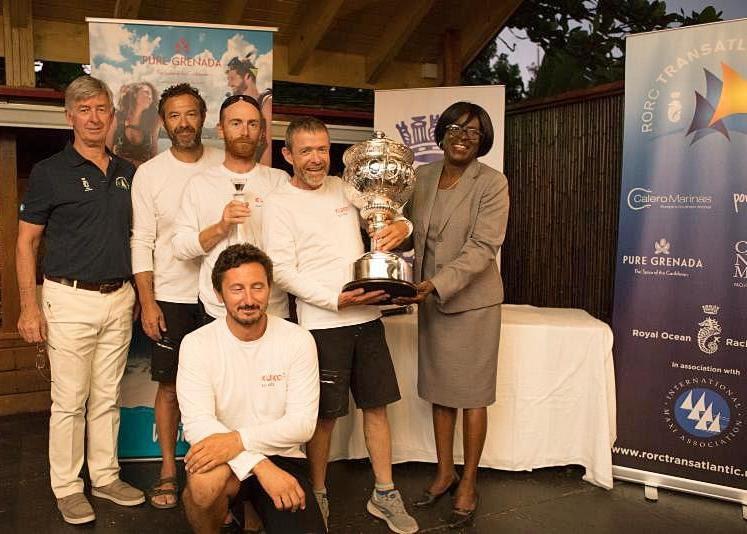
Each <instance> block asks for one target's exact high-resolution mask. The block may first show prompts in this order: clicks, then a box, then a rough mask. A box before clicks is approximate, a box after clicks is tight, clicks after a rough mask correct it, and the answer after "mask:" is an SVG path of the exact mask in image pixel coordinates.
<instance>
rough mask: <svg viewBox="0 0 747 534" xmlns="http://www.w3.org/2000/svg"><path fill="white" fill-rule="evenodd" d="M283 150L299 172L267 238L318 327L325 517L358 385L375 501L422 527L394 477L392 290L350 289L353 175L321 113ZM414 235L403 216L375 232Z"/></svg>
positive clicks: (315, 473)
mask: <svg viewBox="0 0 747 534" xmlns="http://www.w3.org/2000/svg"><path fill="white" fill-rule="evenodd" d="M285 145H286V146H285V148H283V156H284V157H285V159H286V160H287V161H288V163H290V164H291V165H292V166H293V178H291V181H290V183H289V184H286V185H284V186H283V187H281V188H278V190H277V191H276V192H275V194H274V195H273V196H272V197H271V198H270V200H269V201H268V202H267V206H266V208H265V210H266V211H265V215H266V217H265V226H264V241H265V243H266V244H267V253H268V254H269V255H270V257H271V258H272V260H273V262H274V265H275V277H276V280H277V284H278V285H279V286H281V288H282V289H284V290H285V291H287V292H288V293H291V294H293V295H295V296H296V299H297V300H296V305H297V309H298V320H299V324H300V325H301V326H303V327H304V328H307V329H309V331H310V332H311V334H312V335H313V336H314V340H315V341H316V345H317V350H318V353H319V374H320V379H321V397H320V402H319V419H318V421H317V427H316V431H315V432H314V437H313V438H312V439H311V441H310V442H309V443H308V445H307V449H306V452H307V454H308V456H309V462H310V464H311V480H312V483H313V486H314V496H315V497H316V499H317V501H318V502H319V506H320V508H321V510H322V514H323V515H324V516H325V520H326V518H327V517H328V515H329V504H328V500H327V490H326V485H325V479H326V472H327V461H328V459H329V448H330V441H331V437H332V430H333V429H334V426H335V421H336V419H337V418H338V417H342V416H344V415H345V414H347V412H348V390H350V391H352V393H353V398H354V399H355V402H356V404H357V406H358V407H359V408H361V409H362V410H363V432H364V434H365V438H366V446H367V447H368V453H369V456H370V458H371V465H372V468H373V472H374V478H375V488H374V491H373V493H372V495H371V498H370V499H369V501H368V503H367V505H366V509H367V510H368V511H369V513H371V514H372V515H374V516H376V517H378V518H380V519H384V520H385V521H386V522H387V525H388V526H389V528H390V530H392V531H394V532H398V533H400V534H405V533H410V532H416V531H417V530H418V525H417V522H416V521H415V519H413V518H412V517H411V516H410V515H409V514H408V513H407V511H406V510H405V507H404V504H403V502H402V498H401V496H400V494H399V492H398V491H397V490H396V489H395V487H394V482H393V481H392V445H391V437H390V430H389V420H388V418H387V413H386V407H387V405H388V404H390V403H392V402H396V401H398V400H399V399H400V394H399V386H398V384H397V377H396V376H395V373H394V365H393V364H392V358H391V355H390V353H389V348H388V346H387V343H386V338H385V337H384V326H383V324H382V323H381V320H380V317H381V313H380V312H379V310H378V308H376V307H375V306H367V305H368V304H376V303H378V302H381V301H383V300H384V299H386V298H387V295H385V294H384V292H383V291H373V292H368V293H364V290H363V289H357V290H354V291H342V287H343V286H344V285H345V283H346V282H349V281H350V280H351V279H352V264H353V262H354V261H355V260H356V259H357V258H358V257H359V256H360V255H361V254H363V252H364V249H363V240H362V239H361V234H360V222H361V221H360V216H359V213H358V210H357V209H356V208H355V207H354V206H353V205H352V204H351V202H350V200H349V199H348V197H347V194H346V188H345V185H344V184H343V182H342V181H341V180H340V179H339V178H337V177H335V176H328V173H329V164H330V161H329V149H330V141H329V134H328V132H327V128H326V126H325V125H324V123H322V122H321V121H319V120H318V119H314V118H312V117H303V118H300V119H296V120H294V121H292V122H291V123H290V124H289V125H288V129H287V131H286V137H285ZM408 234H409V225H408V224H407V223H406V222H405V221H394V222H392V223H391V224H389V225H388V226H387V227H385V228H384V229H382V230H380V231H379V233H377V234H376V235H375V236H374V237H375V238H376V240H377V243H378V245H379V247H380V248H381V249H383V250H390V249H392V248H394V247H396V246H398V245H399V244H400V243H401V242H402V241H403V240H404V239H405V238H406V237H407V235H408Z"/></svg>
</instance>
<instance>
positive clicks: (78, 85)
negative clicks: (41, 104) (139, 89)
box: [65, 76, 155, 111]
mask: <svg viewBox="0 0 747 534" xmlns="http://www.w3.org/2000/svg"><path fill="white" fill-rule="evenodd" d="M100 94H105V95H106V97H107V98H108V99H109V104H110V105H111V106H112V108H113V107H114V98H113V97H112V91H111V89H109V86H108V85H106V84H105V83H104V82H103V81H101V80H99V79H98V78H94V77H93V76H79V77H78V78H75V79H74V80H73V81H72V82H70V85H68V86H67V89H65V109H66V110H67V111H72V109H73V106H74V105H75V103H76V102H80V101H81V100H88V99H89V98H94V97H96V96H99V95H100ZM154 96H155V95H154Z"/></svg>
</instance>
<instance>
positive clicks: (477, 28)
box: [461, 0, 523, 67]
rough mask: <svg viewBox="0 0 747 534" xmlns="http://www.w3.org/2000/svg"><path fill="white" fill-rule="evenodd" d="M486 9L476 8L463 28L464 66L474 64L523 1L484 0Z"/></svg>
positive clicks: (462, 55) (462, 56) (462, 57)
mask: <svg viewBox="0 0 747 534" xmlns="http://www.w3.org/2000/svg"><path fill="white" fill-rule="evenodd" d="M483 1H484V2H485V8H484V9H480V8H479V7H474V8H473V10H472V17H471V18H470V21H469V23H467V24H465V25H464V26H463V27H462V32H461V35H462V54H461V59H462V65H464V66H465V67H466V66H467V65H469V64H470V63H472V61H473V60H474V59H475V58H476V57H477V55H478V54H479V53H480V51H481V50H482V49H483V48H485V45H486V44H488V42H489V41H490V40H491V39H494V38H495V36H496V35H497V34H498V32H500V31H501V29H503V27H504V26H505V25H506V22H508V19H509V18H510V17H511V15H513V13H514V11H516V9H517V8H518V7H519V6H520V5H521V3H522V1H523V0H499V1H496V0H483Z"/></svg>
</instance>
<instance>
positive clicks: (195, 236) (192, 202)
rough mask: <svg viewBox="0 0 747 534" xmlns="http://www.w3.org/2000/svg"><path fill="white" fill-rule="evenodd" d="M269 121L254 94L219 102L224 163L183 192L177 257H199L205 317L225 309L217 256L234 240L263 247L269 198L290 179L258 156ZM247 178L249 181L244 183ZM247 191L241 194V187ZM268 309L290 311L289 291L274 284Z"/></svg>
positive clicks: (280, 313)
mask: <svg viewBox="0 0 747 534" xmlns="http://www.w3.org/2000/svg"><path fill="white" fill-rule="evenodd" d="M268 126H269V125H266V124H265V122H264V118H262V114H261V111H260V109H259V104H258V103H257V101H256V100H255V99H254V98H252V97H251V96H247V95H233V96H229V97H228V98H226V99H225V100H224V101H223V104H222V105H221V107H220V116H219V124H218V134H219V135H220V137H222V138H223V141H224V143H225V161H224V162H223V165H220V166H217V167H214V168H212V169H209V170H208V171H206V172H204V173H201V174H198V175H195V176H193V177H192V179H191V180H190V182H189V184H188V185H187V188H186V189H185V191H184V196H183V197H182V202H181V209H180V212H179V214H178V216H177V222H176V234H175V236H174V240H173V247H174V254H175V256H176V257H177V258H178V259H181V260H191V259H195V258H197V259H198V260H199V261H200V277H199V301H200V304H201V305H202V306H203V307H204V310H205V316H204V322H210V321H212V320H213V319H215V318H218V317H223V316H225V314H226V310H225V307H224V306H223V304H222V303H221V302H220V300H219V299H218V298H217V297H216V294H215V292H214V291H213V287H212V284H211V281H210V276H211V272H212V269H213V265H215V260H216V259H217V257H218V255H219V254H220V253H221V251H223V250H225V249H226V248H227V247H228V246H229V245H232V244H237V243H240V242H246V243H251V244H252V245H255V246H257V247H259V248H260V249H263V248H264V247H263V244H262V212H263V205H264V201H265V198H266V197H267V196H268V195H269V194H270V193H272V192H273V191H274V190H275V189H276V188H277V187H278V186H280V185H281V184H284V183H287V182H288V180H289V179H290V178H289V176H288V174H287V173H286V172H284V171H282V170H280V169H273V168H270V167H266V166H265V165H262V164H261V163H256V162H255V161H254V153H255V150H256V148H257V143H258V142H259V140H260V139H261V137H262V135H263V132H264V131H265V128H267V127H268ZM243 184H245V185H243ZM242 185H243V192H242V193H241V194H237V187H240V186H242ZM268 311H269V313H271V314H273V315H276V316H278V317H288V296H287V295H286V294H285V292H283V291H282V290H280V289H279V288H273V293H272V295H271V296H270V303H269V310H268Z"/></svg>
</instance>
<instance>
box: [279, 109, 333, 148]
mask: <svg viewBox="0 0 747 534" xmlns="http://www.w3.org/2000/svg"><path fill="white" fill-rule="evenodd" d="M299 131H302V132H309V133H315V132H324V133H326V134H327V135H329V131H328V130H327V125H326V124H324V123H323V122H322V121H320V120H319V119H317V118H316V117H310V116H303V117H298V118H295V119H293V120H292V121H290V124H288V128H286V130H285V146H286V147H287V148H288V150H291V149H292V147H291V143H292V142H293V135H294V134H295V133H296V132H299Z"/></svg>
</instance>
